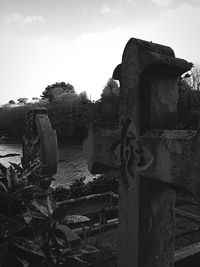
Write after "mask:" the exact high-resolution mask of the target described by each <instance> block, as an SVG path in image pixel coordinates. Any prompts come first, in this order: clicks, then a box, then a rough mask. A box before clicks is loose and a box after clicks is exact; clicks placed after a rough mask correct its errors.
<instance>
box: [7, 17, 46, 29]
mask: <svg viewBox="0 0 200 267" xmlns="http://www.w3.org/2000/svg"><path fill="white" fill-rule="evenodd" d="M4 21H5V23H6V24H9V25H16V26H17V27H18V29H19V30H23V29H24V28H25V27H27V26H29V25H33V24H38V23H39V24H42V23H44V22H45V19H44V18H43V17H42V16H38V15H32V16H24V15H23V14H21V13H14V14H10V15H6V16H5V18H4Z"/></svg>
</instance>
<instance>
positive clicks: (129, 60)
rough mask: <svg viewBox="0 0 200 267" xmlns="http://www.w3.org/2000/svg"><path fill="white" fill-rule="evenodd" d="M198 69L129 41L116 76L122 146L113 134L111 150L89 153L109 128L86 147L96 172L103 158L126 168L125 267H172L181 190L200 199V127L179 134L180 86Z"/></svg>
mask: <svg viewBox="0 0 200 267" xmlns="http://www.w3.org/2000/svg"><path fill="white" fill-rule="evenodd" d="M191 67H192V64H191V63H188V62H187V61H185V60H183V59H178V58H175V55H174V52H173V50H172V49H171V48H169V47H166V46H162V45H158V44H154V43H151V42H146V41H142V40H138V39H130V40H129V42H128V43H127V45H126V47H125V50H124V53H123V58H122V63H121V64H120V65H119V66H117V68H116V69H115V71H114V74H113V78H114V79H117V80H119V81H120V87H121V89H120V91H121V93H120V94H121V96H120V97H121V103H120V122H119V126H120V140H111V136H112V132H111V135H110V136H109V142H110V145H109V144H108V142H105V146H104V147H103V148H102V147H101V149H100V150H98V149H96V150H94V149H88V148H89V147H90V148H91V147H95V146H96V145H97V143H98V142H99V140H100V139H101V138H102V135H104V134H103V130H102V131H99V132H100V134H99V135H98V134H96V135H95V134H91V133H90V134H89V137H88V139H87V140H86V141H85V144H84V147H85V151H87V155H89V156H87V158H90V170H92V172H93V173H96V172H99V169H100V168H99V167H98V168H96V167H95V166H100V165H101V163H103V164H105V160H104V161H102V159H104V156H103V153H104V154H105V155H107V156H106V159H107V160H106V166H110V167H111V169H113V168H115V169H116V170H117V169H118V167H119V166H120V181H119V195H120V198H119V228H118V232H119V238H118V242H119V245H118V266H119V267H122V266H124V267H131V266H140V267H144V266H145V267H146V266H151V267H154V266H156V267H158V266H159V267H161V266H162V267H169V266H173V265H174V205H175V191H176V190H177V189H179V190H185V191H187V192H190V193H192V194H193V195H194V196H195V197H197V198H199V190H200V181H199V180H200V179H199V177H198V175H199V173H200V164H199V162H198V159H199V157H200V152H199V151H200V149H199V148H200V136H199V129H197V130H176V128H177V125H176V123H177V122H176V121H177V120H176V118H177V102H178V97H179V95H178V80H179V78H180V76H181V75H182V74H183V73H185V72H186V71H188V70H190V68H191ZM99 127H100V126H99ZM107 135H108V133H107ZM91 136H93V138H91ZM94 137H95V138H94ZM104 138H105V136H104ZM91 144H92V145H91ZM101 146H103V143H101ZM102 152H103V153H102ZM98 153H100V154H101V157H96V154H98ZM109 155H110V156H109ZM113 158H115V164H114V165H113ZM109 159H110V160H109ZM91 166H92V167H91Z"/></svg>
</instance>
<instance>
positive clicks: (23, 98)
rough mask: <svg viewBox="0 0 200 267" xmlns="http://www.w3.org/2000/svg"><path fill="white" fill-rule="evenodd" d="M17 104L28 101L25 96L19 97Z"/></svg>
mask: <svg viewBox="0 0 200 267" xmlns="http://www.w3.org/2000/svg"><path fill="white" fill-rule="evenodd" d="M17 101H18V103H19V104H26V102H27V101H28V98H26V97H20V98H18V99H17Z"/></svg>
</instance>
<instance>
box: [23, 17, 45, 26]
mask: <svg viewBox="0 0 200 267" xmlns="http://www.w3.org/2000/svg"><path fill="white" fill-rule="evenodd" d="M35 22H37V23H44V22H45V20H44V18H43V17H42V16H27V17H25V18H24V19H22V21H21V25H22V26H25V25H30V24H32V23H35Z"/></svg>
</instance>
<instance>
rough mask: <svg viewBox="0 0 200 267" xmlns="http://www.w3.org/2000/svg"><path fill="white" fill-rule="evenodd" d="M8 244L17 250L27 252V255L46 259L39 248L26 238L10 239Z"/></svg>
mask: <svg viewBox="0 0 200 267" xmlns="http://www.w3.org/2000/svg"><path fill="white" fill-rule="evenodd" d="M10 243H11V244H12V245H13V246H15V247H17V248H18V249H20V250H23V251H24V252H27V253H29V254H34V255H37V256H40V257H43V258H45V257H46V256H45V254H44V252H43V251H42V250H41V248H40V247H39V246H38V245H37V244H36V243H35V242H33V241H32V240H30V239H28V238H25V237H15V238H12V240H11V241H10Z"/></svg>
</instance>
